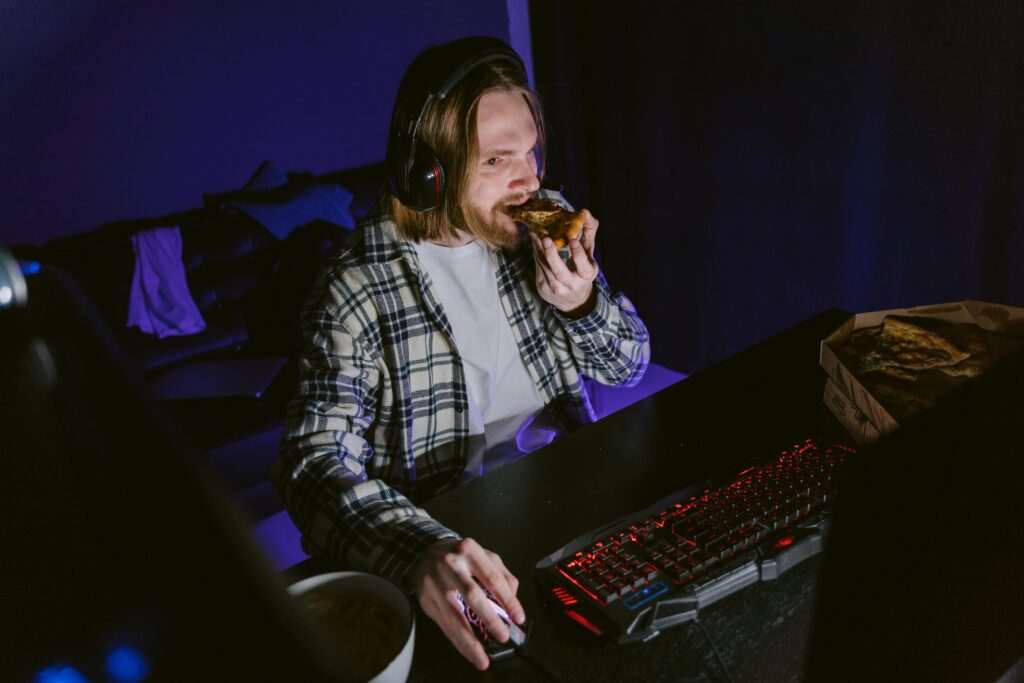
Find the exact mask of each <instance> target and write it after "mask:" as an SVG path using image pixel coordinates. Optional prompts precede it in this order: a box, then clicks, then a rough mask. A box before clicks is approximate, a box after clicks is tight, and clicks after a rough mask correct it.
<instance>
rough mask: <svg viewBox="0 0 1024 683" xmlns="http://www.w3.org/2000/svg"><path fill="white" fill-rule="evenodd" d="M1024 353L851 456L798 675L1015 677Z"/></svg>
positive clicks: (1023, 582) (1021, 612)
mask: <svg viewBox="0 0 1024 683" xmlns="http://www.w3.org/2000/svg"><path fill="white" fill-rule="evenodd" d="M1022 464H1024V352H1017V353H1016V354H1014V355H1012V356H1011V357H1010V358H1008V359H1006V360H1005V361H1003V362H1002V363H1000V364H998V365H997V366H995V367H994V368H992V369H991V370H990V371H989V372H988V373H986V375H984V376H982V377H981V378H980V379H979V380H977V381H975V382H972V383H970V384H968V385H967V386H965V387H964V388H962V389H961V390H960V391H958V392H956V393H955V394H953V395H951V396H949V397H947V398H946V400H943V401H940V403H939V404H938V405H937V406H936V407H935V409H934V410H932V411H930V412H928V413H926V414H925V415H923V416H922V417H920V418H919V419H917V420H915V421H912V422H909V423H907V424H906V426H905V427H903V428H901V429H900V430H898V431H897V432H895V433H894V434H892V435H890V436H888V437H885V438H883V439H882V440H880V441H879V442H878V443H877V444H875V445H874V446H872V447H869V448H865V449H864V450H863V451H862V452H861V453H859V454H858V456H857V457H856V458H849V459H848V461H847V465H846V467H847V469H846V471H845V473H844V476H845V477H846V478H845V480H844V481H843V482H842V488H841V489H840V491H841V498H840V500H839V501H838V502H837V505H836V508H835V511H834V516H833V527H832V533H831V535H830V538H829V542H828V544H827V546H826V549H825V554H824V559H823V562H822V573H821V580H820V583H819V589H818V590H819V592H818V597H817V605H816V616H815V621H814V623H813V627H812V630H811V633H812V636H811V643H810V650H809V653H810V657H809V660H808V665H807V668H806V676H805V680H807V681H813V682H817V681H972V682H974V681H987V682H995V681H1000V683H1009V681H1020V680H1024V479H1022V478H1021V475H1020V472H1021V470H1022V467H1021V466H1022Z"/></svg>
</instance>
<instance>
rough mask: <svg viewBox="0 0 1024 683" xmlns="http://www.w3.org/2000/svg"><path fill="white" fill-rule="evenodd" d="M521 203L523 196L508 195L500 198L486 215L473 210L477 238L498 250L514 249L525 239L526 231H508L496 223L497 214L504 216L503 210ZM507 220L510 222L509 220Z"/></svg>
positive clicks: (520, 229)
mask: <svg viewBox="0 0 1024 683" xmlns="http://www.w3.org/2000/svg"><path fill="white" fill-rule="evenodd" d="M522 201H523V195H521V194H520V195H508V196H505V197H502V198H501V199H500V200H499V201H498V202H497V203H496V204H495V205H494V206H493V207H491V210H490V211H489V212H487V213H484V212H483V211H480V210H479V209H474V212H475V213H476V219H477V226H476V228H477V230H476V231H475V232H477V233H478V234H477V237H480V238H482V239H483V240H484V241H485V242H488V243H489V244H491V245H493V246H497V247H498V248H500V249H514V248H515V247H516V246H518V245H519V244H520V243H521V242H522V241H523V240H525V239H526V231H525V230H524V229H522V228H519V229H517V230H515V231H510V230H509V229H508V228H505V227H503V226H502V225H501V223H499V222H498V214H499V213H500V214H503V215H505V216H506V218H507V217H508V216H507V214H505V212H504V211H502V209H503V208H505V207H507V206H509V205H511V204H519V203H521V202H522ZM509 220H512V219H511V218H509Z"/></svg>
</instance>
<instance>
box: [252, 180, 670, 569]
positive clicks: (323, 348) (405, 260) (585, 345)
mask: <svg viewBox="0 0 1024 683" xmlns="http://www.w3.org/2000/svg"><path fill="white" fill-rule="evenodd" d="M553 198H554V199H558V200H560V199H561V198H560V196H555V197H553ZM492 258H493V259H494V264H495V272H496V273H497V279H498V294H499V297H500V300H501V305H502V308H503V309H504V312H505V314H506V316H507V317H508V320H509V323H510V324H511V326H512V331H513V334H514V337H515V339H516V342H517V343H518V345H519V349H520V352H521V354H522V357H523V360H524V362H525V365H526V368H527V370H528V371H529V374H530V376H531V377H532V378H533V380H534V382H535V383H536V385H537V388H538V390H539V391H540V394H541V396H542V397H543V399H544V401H545V403H546V404H547V405H548V409H549V410H552V411H554V414H555V415H556V416H557V417H558V419H560V420H561V421H562V422H563V423H564V424H565V426H566V427H567V428H572V427H574V426H578V425H579V424H582V423H586V422H591V421H593V419H594V414H593V411H592V409H591V408H590V403H589V401H588V399H587V395H586V392H585V389H584V386H583V382H582V378H581V375H587V376H589V377H592V378H594V379H595V380H597V381H599V382H601V383H604V384H611V385H631V384H635V383H636V382H638V381H639V380H640V378H641V377H642V375H643V373H644V370H645V369H646V367H647V363H648V360H649V353H650V345H649V341H648V336H647V330H646V328H645V327H644V325H643V323H642V322H641V321H640V319H639V318H638V317H637V315H636V312H635V310H634V309H633V306H632V304H631V303H630V302H629V301H628V300H627V299H626V298H625V297H624V296H622V295H621V294H620V295H617V296H613V295H612V294H611V293H610V291H609V289H608V285H607V283H606V282H605V280H604V277H603V276H601V275H599V276H598V280H597V283H596V285H597V288H598V298H597V306H596V308H595V310H594V311H593V312H592V313H591V314H590V315H588V316H587V317H585V318H583V319H581V320H575V321H573V320H568V319H566V318H565V317H564V316H562V315H561V314H560V313H559V312H558V311H557V310H556V309H555V308H553V307H552V306H550V305H548V304H547V303H545V302H544V301H543V300H541V299H540V297H539V296H538V295H537V293H536V289H535V285H534V267H535V264H534V259H533V252H532V246H531V245H530V243H529V242H526V243H524V244H523V245H521V246H520V247H519V248H517V249H515V250H513V251H510V252H492ZM302 327H303V335H304V337H305V340H306V345H305V348H304V351H303V354H302V356H301V358H300V363H299V365H300V376H299V385H298V390H297V393H296V397H295V398H294V400H293V401H292V402H291V404H290V406H289V411H288V424H287V426H286V430H285V437H284V440H283V442H282V447H281V454H280V457H279V459H278V461H277V463H275V465H274V468H273V470H272V472H271V478H272V480H273V481H274V484H275V486H276V487H277V489H278V491H279V492H280V493H281V495H282V497H283V498H284V500H285V501H286V503H287V507H288V511H289V513H290V515H291V517H292V519H293V520H294V521H295V523H296V526H298V528H299V529H300V530H301V531H302V533H303V544H304V546H305V548H306V550H307V551H308V552H310V553H311V554H314V555H320V556H325V557H331V558H335V559H338V560H340V561H342V562H343V563H344V564H345V565H347V566H349V567H351V568H353V569H359V570H363V571H369V572H373V573H376V574H380V575H382V576H384V577H386V578H388V579H390V580H392V581H395V582H396V583H399V584H400V585H405V586H406V587H407V588H408V587H409V585H408V584H406V583H405V580H406V575H407V573H408V570H409V568H410V567H411V566H412V564H413V563H414V562H415V561H416V559H417V558H418V557H419V555H420V554H421V553H422V551H423V550H424V549H425V548H426V547H427V546H428V545H430V544H431V543H433V542H435V541H437V540H439V539H441V538H446V537H458V534H456V533H455V532H453V531H451V530H449V529H447V528H445V527H444V526H443V525H441V524H440V523H438V522H437V521H435V520H433V519H432V518H431V517H429V516H428V515H427V513H426V512H424V511H423V510H422V509H420V508H418V507H417V506H416V504H415V501H418V500H419V501H422V500H425V499H427V498H429V497H430V496H432V495H435V494H436V493H438V492H440V491H442V490H444V489H445V488H447V487H450V486H454V485H455V484H457V483H458V481H459V478H460V476H461V473H462V470H463V469H464V467H465V465H466V458H467V455H468V453H467V448H466V443H467V438H466V437H467V436H468V433H469V419H468V413H467V412H466V407H467V403H468V399H467V393H466V384H465V377H464V374H463V368H462V364H461V361H460V358H459V353H458V350H457V349H456V348H455V346H454V344H453V343H452V341H451V339H452V332H451V327H450V325H449V323H448V320H447V318H446V317H445V314H444V311H443V310H442V309H441V306H440V304H439V303H438V301H437V299H436V298H435V296H434V294H433V292H432V285H431V282H430V278H429V276H428V275H427V273H426V272H425V271H423V270H421V269H420V267H419V263H418V258H417V255H416V251H415V248H414V246H413V244H412V243H411V242H409V241H407V240H405V239H403V238H401V237H399V236H398V234H397V232H396V228H395V225H394V223H393V222H392V221H391V220H390V218H389V217H387V216H384V217H376V218H372V219H370V221H368V222H367V223H365V224H364V225H363V226H361V228H360V230H357V232H356V233H354V234H353V237H352V239H351V241H350V242H349V244H348V245H346V248H345V249H344V250H343V251H342V252H341V253H340V254H338V255H337V256H335V257H334V258H333V259H332V260H331V261H330V262H329V263H328V264H327V267H326V268H325V269H324V271H323V273H321V275H320V278H319V279H318V281H317V285H316V287H315V289H314V293H313V295H312V297H311V298H310V301H309V303H308V304H307V306H306V308H305V311H304V313H303V321H302Z"/></svg>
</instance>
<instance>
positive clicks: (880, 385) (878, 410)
mask: <svg viewBox="0 0 1024 683" xmlns="http://www.w3.org/2000/svg"><path fill="white" fill-rule="evenodd" d="M890 315H892V316H899V317H902V318H906V319H909V320H910V321H911V322H915V323H918V324H921V325H922V326H926V327H927V326H935V325H943V324H950V325H964V326H966V325H976V326H977V327H978V328H979V329H980V330H982V331H983V334H984V338H985V341H986V343H987V345H988V347H989V353H990V355H991V359H992V362H993V363H997V362H998V360H999V359H1000V358H1001V357H1002V356H1004V355H1006V354H1007V353H1009V352H1010V351H1012V350H1014V349H1016V348H1019V347H1020V346H1022V345H1024V308H1018V307H1016V306H1005V305H1002V304H994V303H989V302H984V301H975V300H965V301H955V302H952V303H946V304H936V305H931V306H918V307H915V308H897V309H891V310H887V311H872V312H870V313H857V314H856V315H851V316H850V317H849V318H847V319H846V321H844V322H843V324H842V325H840V326H839V327H838V328H837V329H836V330H835V331H834V332H833V333H832V334H830V335H829V336H828V337H826V338H825V339H824V340H822V342H821V353H820V359H819V360H820V363H821V367H822V368H824V369H825V372H826V373H827V374H828V377H829V383H828V384H826V387H825V403H826V404H827V405H828V407H829V410H831V411H832V413H833V414H834V415H836V418H837V419H839V421H840V422H841V423H842V424H843V425H844V426H845V427H846V428H847V430H848V431H850V434H851V435H853V437H854V438H856V439H857V440H858V441H859V442H860V443H867V442H869V441H873V440H874V439H877V438H878V437H879V436H880V435H882V434H887V433H889V432H891V431H893V430H895V429H897V428H898V427H899V424H900V421H901V420H903V421H906V419H908V416H909V415H911V413H910V412H908V410H907V409H906V408H905V407H901V406H900V403H903V404H904V405H905V404H906V403H907V402H908V401H910V402H912V400H913V399H914V396H912V395H910V394H914V393H917V394H925V398H926V399H928V400H936V399H937V398H938V397H940V396H941V395H942V394H943V393H945V392H948V391H951V390H953V389H955V388H956V387H957V386H958V385H960V384H962V383H964V382H966V381H969V380H968V379H966V378H963V377H959V378H947V377H945V376H942V375H940V374H939V373H938V371H937V370H928V371H925V372H927V373H931V374H930V375H924V374H922V375H921V377H922V378H926V381H925V382H921V383H920V384H916V385H915V384H906V385H901V383H900V382H899V381H898V380H897V381H888V380H886V381H884V382H877V381H875V380H874V378H867V377H865V376H862V375H860V374H859V373H857V372H856V371H855V366H854V363H853V362H852V361H851V359H850V358H849V357H848V356H847V355H845V354H843V353H842V352H841V349H842V348H843V346H844V344H845V343H846V340H847V339H848V338H849V336H850V334H851V333H853V332H854V331H855V330H859V329H862V328H865V327H874V326H877V325H881V324H882V321H883V320H884V319H885V318H886V316H890ZM914 318H919V319H921V320H920V321H917V320H913V319H914ZM965 329H966V328H965ZM952 341H953V342H954V343H956V340H952ZM829 385H831V387H830V386H829ZM883 390H884V391H883ZM880 394H888V396H881V395H880ZM894 394H896V396H895V398H894ZM900 394H905V395H907V399H906V400H902V401H901V400H900ZM865 420H866V422H867V423H870V426H867V425H865V424H864V422H865ZM862 439H864V440H863V441H862Z"/></svg>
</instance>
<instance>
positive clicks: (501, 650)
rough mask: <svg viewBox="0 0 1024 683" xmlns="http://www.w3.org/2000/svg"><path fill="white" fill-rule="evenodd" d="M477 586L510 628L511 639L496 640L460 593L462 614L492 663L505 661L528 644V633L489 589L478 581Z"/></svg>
mask: <svg viewBox="0 0 1024 683" xmlns="http://www.w3.org/2000/svg"><path fill="white" fill-rule="evenodd" d="M477 585H479V586H480V588H482V589H483V591H484V595H486V596H487V601H488V603H489V604H490V606H491V609H492V610H494V613H495V614H497V615H498V616H499V617H500V618H501V620H502V621H504V622H505V625H506V626H507V627H508V633H509V639H508V641H507V642H504V643H502V642H500V641H498V640H497V639H496V638H494V637H493V636H492V635H491V633H490V631H488V629H487V626H486V625H485V624H484V621H483V619H481V618H480V617H479V616H478V615H477V614H476V612H474V611H473V609H472V608H471V607H470V606H469V605H467V604H466V601H465V600H463V598H462V593H459V604H460V605H462V612H463V614H465V615H466V620H467V621H468V622H469V625H470V627H472V629H473V634H474V635H475V636H476V637H477V640H479V641H480V644H481V645H483V646H484V651H485V652H486V653H487V656H488V657H489V658H490V659H491V661H495V660H500V659H505V658H506V657H510V656H511V655H513V654H514V653H515V651H516V648H517V647H520V646H522V645H524V644H525V643H526V631H524V630H523V629H522V628H520V627H519V625H517V624H516V623H515V622H513V621H512V618H511V617H510V616H509V615H508V612H507V611H505V608H504V607H502V606H501V605H500V604H498V601H497V600H495V599H494V595H493V594H492V593H491V591H489V590H487V587H486V586H484V585H483V584H482V583H480V582H479V581H477Z"/></svg>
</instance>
